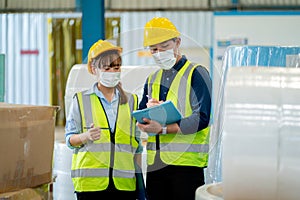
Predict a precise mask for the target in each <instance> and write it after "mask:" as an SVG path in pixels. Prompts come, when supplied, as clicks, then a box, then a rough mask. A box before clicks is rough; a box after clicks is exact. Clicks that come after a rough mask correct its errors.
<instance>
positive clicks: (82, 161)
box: [71, 92, 138, 192]
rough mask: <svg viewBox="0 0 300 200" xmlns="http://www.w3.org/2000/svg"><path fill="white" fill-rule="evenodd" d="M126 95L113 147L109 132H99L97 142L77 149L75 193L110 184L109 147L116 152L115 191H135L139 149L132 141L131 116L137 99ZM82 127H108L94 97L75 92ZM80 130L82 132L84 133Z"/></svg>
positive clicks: (98, 189) (133, 138)
mask: <svg viewBox="0 0 300 200" xmlns="http://www.w3.org/2000/svg"><path fill="white" fill-rule="evenodd" d="M127 96H128V103H126V104H122V105H119V107H118V115H117V121H116V130H115V144H112V143H111V138H110V135H111V134H110V129H102V130H101V136H100V139H99V140H96V141H93V142H91V141H89V142H88V143H86V144H85V145H83V146H82V147H81V148H76V149H75V150H74V153H73V160H72V172H71V175H72V180H73V183H74V189H75V191H78V192H83V191H101V190H105V189H106V188H107V186H108V183H109V167H110V166H111V163H110V153H111V148H112V147H113V148H114V150H115V154H114V163H113V172H112V177H113V182H114V185H115V187H116V188H117V189H119V190H126V191H134V190H135V188H136V183H135V182H136V181H135V167H134V153H135V151H136V149H137V147H138V143H137V141H136V140H135V123H136V121H135V120H134V119H132V117H131V113H132V111H133V110H136V109H137V96H136V95H130V94H127ZM77 99H78V105H79V109H80V114H81V120H82V127H87V126H89V125H90V124H91V123H93V124H94V126H95V127H101V128H109V123H108V120H107V117H106V114H105V111H104V109H103V106H102V104H101V102H100V100H99V99H98V97H97V96H96V95H95V94H85V92H80V93H77ZM86 131H87V129H85V128H84V129H83V130H82V132H86Z"/></svg>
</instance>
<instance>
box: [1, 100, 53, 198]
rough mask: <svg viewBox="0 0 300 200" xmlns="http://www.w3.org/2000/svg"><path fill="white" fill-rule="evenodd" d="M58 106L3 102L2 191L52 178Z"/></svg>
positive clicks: (48, 180) (28, 186) (32, 184)
mask: <svg viewBox="0 0 300 200" xmlns="http://www.w3.org/2000/svg"><path fill="white" fill-rule="evenodd" d="M57 110H58V107H57V106H31V105H15V104H6V103H0V141H1V145H0V162H1V164H0V193H4V192H10V191H16V190H20V189H24V188H31V187H36V186H39V185H42V184H45V183H50V182H51V181H52V158H53V149H54V131H55V116H56V112H57Z"/></svg>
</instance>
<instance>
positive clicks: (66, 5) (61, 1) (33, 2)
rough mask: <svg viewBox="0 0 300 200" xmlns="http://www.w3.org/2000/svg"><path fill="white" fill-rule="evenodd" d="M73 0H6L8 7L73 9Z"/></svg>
mask: <svg viewBox="0 0 300 200" xmlns="http://www.w3.org/2000/svg"><path fill="white" fill-rule="evenodd" d="M0 1H1V0H0ZM75 6H76V4H75V0H43V1H41V0H8V1H7V8H8V9H75Z"/></svg>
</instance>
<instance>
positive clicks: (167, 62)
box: [152, 49, 176, 70]
mask: <svg viewBox="0 0 300 200" xmlns="http://www.w3.org/2000/svg"><path fill="white" fill-rule="evenodd" d="M152 56H153V58H154V61H155V62H156V64H157V65H158V66H159V67H160V68H161V69H165V70H168V69H171V68H172V67H173V66H174V65H175V63H176V57H174V51H173V49H169V50H166V51H161V52H159V51H158V52H157V53H154V54H152Z"/></svg>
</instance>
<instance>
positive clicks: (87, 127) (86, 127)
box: [83, 126, 110, 130]
mask: <svg viewBox="0 0 300 200" xmlns="http://www.w3.org/2000/svg"><path fill="white" fill-rule="evenodd" d="M83 128H85V129H91V128H92V127H91V126H85V127H83ZM108 129H110V128H100V130H108Z"/></svg>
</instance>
